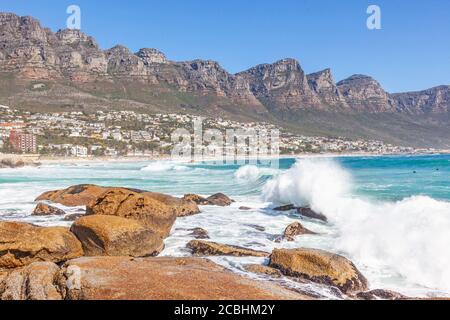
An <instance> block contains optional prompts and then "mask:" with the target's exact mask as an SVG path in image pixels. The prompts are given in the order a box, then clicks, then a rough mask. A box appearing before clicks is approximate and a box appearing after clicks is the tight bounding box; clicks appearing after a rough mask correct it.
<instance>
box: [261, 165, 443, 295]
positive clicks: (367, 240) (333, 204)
mask: <svg viewBox="0 0 450 320" xmlns="http://www.w3.org/2000/svg"><path fill="white" fill-rule="evenodd" d="M351 188H352V180H351V176H350V174H349V173H347V172H346V171H345V170H344V169H343V168H342V167H341V166H340V165H339V164H338V163H337V162H335V161H332V160H324V159H309V160H299V161H298V162H297V163H296V164H295V165H294V166H293V167H292V168H291V169H289V170H287V171H286V172H285V173H283V174H282V175H280V176H278V177H276V178H274V179H273V180H271V181H269V182H268V183H267V184H266V185H265V186H264V188H263V196H264V198H265V200H266V201H270V202H275V203H281V204H288V203H293V204H295V205H299V206H302V205H309V206H311V208H312V209H313V210H316V211H318V212H321V213H323V214H325V215H326V216H327V217H328V219H329V221H330V223H331V224H332V225H333V226H334V227H336V229H337V230H338V234H337V235H336V237H337V238H336V241H335V243H334V246H335V249H336V250H337V251H339V252H345V253H346V254H347V255H348V256H349V258H351V259H352V260H353V261H355V262H356V263H357V264H360V265H366V266H370V267H374V268H379V269H381V268H383V269H385V268H386V269H388V270H390V273H392V274H394V275H399V276H400V277H402V278H403V279H405V280H406V281H407V282H408V283H410V284H418V285H420V286H422V287H426V288H430V289H439V290H444V291H446V292H447V293H450V255H448V251H447V250H448V248H449V247H450V233H449V230H450V203H448V202H444V201H437V200H435V199H432V198H430V197H425V196H415V197H411V198H407V199H404V200H402V201H398V202H382V201H371V200H368V199H363V198H356V197H353V196H352V195H351Z"/></svg>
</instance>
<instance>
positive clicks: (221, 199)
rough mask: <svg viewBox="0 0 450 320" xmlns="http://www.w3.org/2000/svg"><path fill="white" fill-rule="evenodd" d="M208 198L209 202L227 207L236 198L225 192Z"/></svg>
mask: <svg viewBox="0 0 450 320" xmlns="http://www.w3.org/2000/svg"><path fill="white" fill-rule="evenodd" d="M206 200H207V201H208V204H210V205H213V206H219V207H227V206H230V205H231V204H232V203H233V202H234V200H232V199H230V198H229V197H227V196H226V195H224V194H223V193H216V194H213V195H212V196H210V197H208V198H206Z"/></svg>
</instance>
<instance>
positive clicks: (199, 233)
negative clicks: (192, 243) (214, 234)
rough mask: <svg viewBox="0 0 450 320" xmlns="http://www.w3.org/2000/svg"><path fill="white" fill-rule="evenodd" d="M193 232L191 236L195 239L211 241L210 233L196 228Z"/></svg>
mask: <svg viewBox="0 0 450 320" xmlns="http://www.w3.org/2000/svg"><path fill="white" fill-rule="evenodd" d="M189 231H192V232H191V233H190V234H189V236H192V237H194V238H195V239H209V234H208V231H206V230H205V229H202V228H194V229H190V230H189Z"/></svg>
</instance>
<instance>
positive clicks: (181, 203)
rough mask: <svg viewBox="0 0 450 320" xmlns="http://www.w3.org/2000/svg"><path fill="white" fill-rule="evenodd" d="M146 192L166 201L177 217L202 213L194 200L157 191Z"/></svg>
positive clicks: (150, 195)
mask: <svg viewBox="0 0 450 320" xmlns="http://www.w3.org/2000/svg"><path fill="white" fill-rule="evenodd" d="M144 194H145V195H147V196H149V197H151V198H153V199H155V200H158V201H161V202H162V203H164V204H165V205H166V206H168V207H169V208H171V209H172V210H173V211H174V212H175V214H176V215H177V217H187V216H192V215H194V214H197V213H200V209H199V208H198V206H197V204H196V203H195V202H194V201H190V200H186V199H184V198H183V199H179V198H176V197H172V196H169V195H167V194H162V193H156V192H144Z"/></svg>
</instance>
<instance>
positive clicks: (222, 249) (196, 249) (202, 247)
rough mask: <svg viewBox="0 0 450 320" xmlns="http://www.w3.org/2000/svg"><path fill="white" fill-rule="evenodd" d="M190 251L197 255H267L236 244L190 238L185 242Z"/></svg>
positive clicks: (267, 254)
mask: <svg viewBox="0 0 450 320" xmlns="http://www.w3.org/2000/svg"><path fill="white" fill-rule="evenodd" d="M187 247H188V248H189V249H191V250H192V253H193V254H194V255H197V256H235V257H244V256H252V257H268V256H269V253H267V252H264V251H257V250H251V249H247V248H242V247H238V246H230V245H226V244H219V243H215V242H210V241H203V240H192V241H190V242H189V243H188V244H187Z"/></svg>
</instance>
